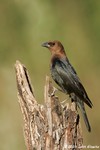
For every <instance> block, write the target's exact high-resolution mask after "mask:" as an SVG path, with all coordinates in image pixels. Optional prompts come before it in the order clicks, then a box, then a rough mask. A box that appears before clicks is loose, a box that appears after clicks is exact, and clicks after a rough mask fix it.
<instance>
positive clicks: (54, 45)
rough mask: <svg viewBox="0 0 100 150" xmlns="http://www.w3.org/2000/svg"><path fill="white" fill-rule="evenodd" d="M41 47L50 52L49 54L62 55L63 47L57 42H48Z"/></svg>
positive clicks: (63, 52)
mask: <svg viewBox="0 0 100 150" xmlns="http://www.w3.org/2000/svg"><path fill="white" fill-rule="evenodd" d="M42 46H43V47H46V48H48V49H49V50H50V52H51V54H53V55H54V54H64V55H65V51H64V47H63V45H62V44H61V42H59V41H56V40H55V41H49V42H45V43H43V44H42Z"/></svg>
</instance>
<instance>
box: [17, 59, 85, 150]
mask: <svg viewBox="0 0 100 150" xmlns="http://www.w3.org/2000/svg"><path fill="white" fill-rule="evenodd" d="M15 71H16V81H17V89H18V102H19V104H20V108H21V112H22V116H23V120H24V125H23V126H24V127H23V128H24V139H25V144H26V148H27V150H69V149H70V150H80V149H81V146H82V144H83V137H82V131H81V127H80V120H79V114H78V113H77V110H76V107H75V104H74V103H72V104H71V106H69V104H68V103H66V104H61V103H60V101H59V98H58V97H57V96H56V95H55V92H54V91H55V88H54V87H53V85H52V82H51V81H50V79H49V77H48V76H46V83H45V88H44V105H40V104H38V102H37V100H36V98H35V95H34V89H33V87H32V84H31V80H30V77H29V74H28V71H27V69H26V67H25V66H24V65H23V64H21V63H20V62H19V61H16V64H15Z"/></svg>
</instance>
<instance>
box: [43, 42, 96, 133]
mask: <svg viewBox="0 0 100 150" xmlns="http://www.w3.org/2000/svg"><path fill="white" fill-rule="evenodd" d="M42 46H43V47H47V48H48V49H49V50H50V52H51V68H50V70H51V75H52V78H53V79H54V81H55V82H56V83H57V84H58V85H59V86H60V88H61V89H62V91H63V92H64V93H66V94H69V96H70V98H71V100H72V102H73V101H74V102H75V103H76V105H77V106H78V107H79V108H80V110H81V112H82V115H83V118H84V121H85V124H86V127H87V129H88V131H89V132H90V131H91V127H90V124H89V121H88V118H87V114H86V111H85V106H84V103H86V104H87V105H88V106H89V107H90V108H92V106H93V105H92V102H91V101H90V99H89V97H88V95H87V93H86V91H85V89H84V87H83V85H82V83H81V81H80V79H79V77H78V76H77V73H76V71H75V70H74V68H73V67H72V65H71V64H70V62H69V60H68V58H67V56H66V53H65V50H64V47H63V45H62V44H61V43H60V42H59V41H56V40H55V41H49V42H45V43H43V44H42Z"/></svg>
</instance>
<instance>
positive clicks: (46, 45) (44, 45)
mask: <svg viewBox="0 0 100 150" xmlns="http://www.w3.org/2000/svg"><path fill="white" fill-rule="evenodd" d="M42 46H43V47H47V48H49V47H50V45H49V43H48V42H45V43H43V44H42Z"/></svg>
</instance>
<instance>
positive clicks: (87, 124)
mask: <svg viewBox="0 0 100 150" xmlns="http://www.w3.org/2000/svg"><path fill="white" fill-rule="evenodd" d="M77 105H78V107H79V109H80V110H81V113H82V115H83V119H84V122H85V125H86V127H87V129H88V131H89V132H91V126H90V124H89V120H88V117H87V114H86V111H85V106H84V102H83V101H81V100H80V101H77Z"/></svg>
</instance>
